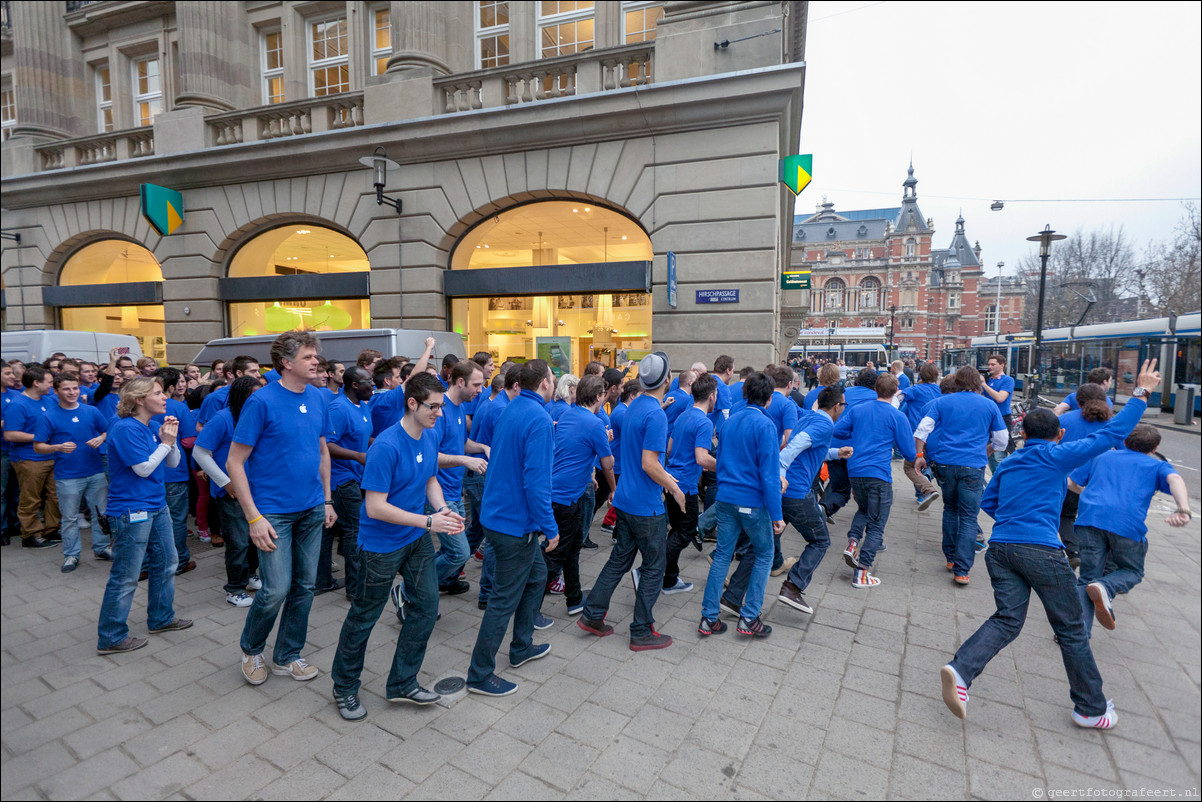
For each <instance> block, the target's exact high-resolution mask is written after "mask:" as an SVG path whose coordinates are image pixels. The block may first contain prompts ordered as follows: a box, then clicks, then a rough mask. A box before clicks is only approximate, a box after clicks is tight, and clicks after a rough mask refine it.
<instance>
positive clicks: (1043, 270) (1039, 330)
mask: <svg viewBox="0 0 1202 802" xmlns="http://www.w3.org/2000/svg"><path fill="white" fill-rule="evenodd" d="M1062 239H1068V238H1067V237H1066V236H1065V235H1064V234H1057V233H1056V232H1055V231H1053V230H1052V226H1051V225H1050V224H1049V225H1045V226H1044V227H1043V231H1040V232H1039V233H1038V234H1035V235H1034V236H1031V237H1027V242H1038V243H1039V304H1038V306H1036V309H1035V376H1034V378H1033V379H1032V380H1031V398H1032V399H1033V400H1034V402H1035V403H1039V383H1040V379H1041V378H1042V377H1043V352H1042V350H1041V349H1042V347H1043V294H1044V289H1045V288H1046V286H1047V281H1048V257H1049V256H1051V255H1052V243H1053V242H1055V241H1056V240H1062Z"/></svg>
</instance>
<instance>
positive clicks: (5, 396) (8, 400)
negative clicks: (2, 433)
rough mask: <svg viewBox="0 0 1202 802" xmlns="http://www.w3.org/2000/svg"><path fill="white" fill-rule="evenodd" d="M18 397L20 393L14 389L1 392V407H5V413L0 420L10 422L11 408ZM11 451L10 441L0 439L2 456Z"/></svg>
mask: <svg viewBox="0 0 1202 802" xmlns="http://www.w3.org/2000/svg"><path fill="white" fill-rule="evenodd" d="M18 395H20V393H18V392H17V391H16V390H13V389H8V390H3V391H0V406H2V407H3V412H0V418H2V419H3V420H6V421H7V420H8V410H9V407H10V406H11V405H12V403H13V402H14V401H16V400H17V396H18ZM9 450H10V449H9V443H8V441H7V440H5V439H4V438H3V437H0V454H7V453H8V452H9Z"/></svg>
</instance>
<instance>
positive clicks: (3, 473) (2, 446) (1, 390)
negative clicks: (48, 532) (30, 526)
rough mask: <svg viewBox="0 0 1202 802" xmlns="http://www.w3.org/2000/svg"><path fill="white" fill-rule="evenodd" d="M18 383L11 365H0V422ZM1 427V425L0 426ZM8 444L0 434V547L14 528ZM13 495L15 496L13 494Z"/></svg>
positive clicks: (16, 394)
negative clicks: (11, 526)
mask: <svg viewBox="0 0 1202 802" xmlns="http://www.w3.org/2000/svg"><path fill="white" fill-rule="evenodd" d="M20 386H21V385H20V383H19V382H18V381H17V379H16V374H15V373H14V372H13V367H12V365H9V364H8V363H0V406H2V407H3V412H0V421H3V420H4V419H5V418H7V417H8V408H9V405H10V404H12V403H13V401H14V400H15V399H16V397H17V396H18V395H19V394H20V392H21V391H20V390H18V389H17V388H18V387H20ZM0 425H2V424H0ZM9 449H10V447H9V444H8V439H7V438H5V437H4V435H3V434H2V433H0V530H2V531H0V538H3V539H2V540H0V545H4V546H7V545H8V542H9V534H8V530H9V526H10V524H12V525H13V528H15V524H16V516H15V515H13V513H14V509H13V508H14V507H15V505H12V506H10V505H9V498H8V472H9V471H10V470H12V462H11V461H10V460H9ZM13 489H14V490H15V489H16V483H15V482H14V483H13ZM14 495H15V494H14ZM10 515H13V520H12V521H10V520H9V516H10Z"/></svg>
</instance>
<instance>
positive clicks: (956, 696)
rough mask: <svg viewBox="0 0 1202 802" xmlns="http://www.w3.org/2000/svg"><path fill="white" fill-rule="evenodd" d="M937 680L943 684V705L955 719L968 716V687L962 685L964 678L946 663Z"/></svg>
mask: <svg viewBox="0 0 1202 802" xmlns="http://www.w3.org/2000/svg"><path fill="white" fill-rule="evenodd" d="M939 679H940V680H941V681H942V683H943V703H944V704H945V705H947V709H948V710H950V711H952V713H953V714H954V715H955V716H956V718H965V717H966V716H967V715H968V709H967V707H966V706H967V705H968V686H967V685H965V684H964V678H963V677H961V676H960V672H959V671H957V670H956V669H955V668H953V667H952V665H951V663H948V664H947V665H945V666H944V667H943V668H941V669H940V670H939Z"/></svg>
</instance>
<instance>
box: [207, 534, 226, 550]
mask: <svg viewBox="0 0 1202 802" xmlns="http://www.w3.org/2000/svg"><path fill="white" fill-rule="evenodd" d="M209 545H210V546H212V547H213V548H215V549H219V548H221V547H222V546H224V545H225V538H223V537H222V536H221V535H212V536H210V537H209Z"/></svg>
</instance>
